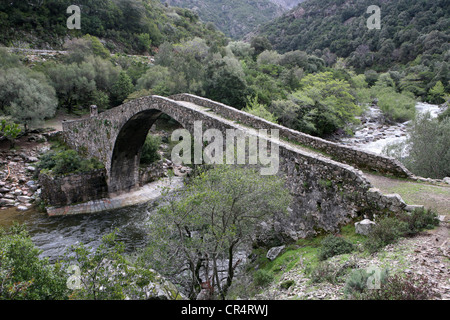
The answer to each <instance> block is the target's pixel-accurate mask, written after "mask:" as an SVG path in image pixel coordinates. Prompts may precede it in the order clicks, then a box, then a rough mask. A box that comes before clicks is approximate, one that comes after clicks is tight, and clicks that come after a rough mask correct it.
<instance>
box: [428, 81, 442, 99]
mask: <svg viewBox="0 0 450 320" xmlns="http://www.w3.org/2000/svg"><path fill="white" fill-rule="evenodd" d="M444 96H445V88H444V85H443V84H442V81H438V82H436V85H435V86H434V87H433V88H431V89H430V91H429V92H428V100H429V101H430V102H431V103H436V104H441V103H444V102H445V100H444Z"/></svg>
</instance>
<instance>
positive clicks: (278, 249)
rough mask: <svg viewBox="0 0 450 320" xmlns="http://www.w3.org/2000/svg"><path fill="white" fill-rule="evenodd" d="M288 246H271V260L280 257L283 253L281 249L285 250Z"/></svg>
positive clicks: (268, 253)
mask: <svg viewBox="0 0 450 320" xmlns="http://www.w3.org/2000/svg"><path fill="white" fill-rule="evenodd" d="M285 247H286V246H280V247H273V248H271V249H270V250H269V251H268V252H267V255H266V257H267V259H269V260H270V261H273V260H275V259H276V257H278V256H279V255H280V253H281V251H283V250H284V248H285Z"/></svg>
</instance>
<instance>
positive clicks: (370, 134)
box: [340, 102, 443, 154]
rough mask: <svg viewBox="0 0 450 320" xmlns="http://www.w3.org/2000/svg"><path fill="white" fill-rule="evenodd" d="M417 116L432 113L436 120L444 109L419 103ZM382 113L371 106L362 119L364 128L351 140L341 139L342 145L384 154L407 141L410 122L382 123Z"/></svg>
mask: <svg viewBox="0 0 450 320" xmlns="http://www.w3.org/2000/svg"><path fill="white" fill-rule="evenodd" d="M416 110H417V114H425V113H426V112H430V115H431V117H432V118H436V117H437V116H438V115H439V114H440V113H442V111H443V110H442V109H441V108H440V107H439V106H438V105H434V104H428V103H423V102H418V103H417V104H416ZM381 118H382V112H381V110H380V109H379V108H377V107H373V106H371V107H370V108H369V110H368V111H367V112H366V113H365V115H364V116H363V117H361V121H362V127H361V128H360V129H359V130H357V131H356V132H355V135H354V136H353V137H351V138H344V139H341V141H340V142H341V143H344V144H346V145H351V146H354V147H356V148H358V149H361V150H364V151H369V152H374V153H377V154H382V151H383V149H384V147H386V146H387V145H390V144H393V143H399V142H403V141H405V140H406V139H407V136H408V135H407V127H408V124H409V121H407V122H404V123H397V124H394V125H383V124H381V123H380V119H381Z"/></svg>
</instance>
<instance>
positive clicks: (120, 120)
mask: <svg viewBox="0 0 450 320" xmlns="http://www.w3.org/2000/svg"><path fill="white" fill-rule="evenodd" d="M162 114H167V115H169V116H170V117H172V118H173V119H174V120H176V121H177V122H179V123H180V124H181V125H182V126H183V127H184V128H185V129H187V130H188V131H189V132H190V133H191V134H193V130H194V121H202V123H203V129H204V130H206V129H210V128H213V129H217V130H220V131H221V132H223V133H224V135H225V131H226V130H227V129H234V130H237V131H239V132H242V133H243V134H244V135H255V134H257V129H278V130H279V136H280V139H279V140H272V139H271V138H270V137H267V140H268V141H269V143H276V144H277V145H278V147H279V155H280V174H284V175H285V176H286V181H287V186H288V188H289V189H290V191H291V193H292V195H293V196H294V203H293V204H292V206H291V209H292V210H291V211H290V215H289V218H288V220H289V221H288V223H290V224H292V225H293V229H292V230H294V231H293V232H294V233H295V235H292V237H294V238H298V237H304V236H308V235H310V234H312V233H315V232H316V231H317V230H325V231H333V230H334V229H335V228H336V227H337V226H338V225H340V224H343V223H348V222H349V221H350V220H351V219H353V218H355V217H356V216H358V215H361V214H370V213H376V212H380V211H386V210H389V211H399V210H403V209H404V207H405V206H406V205H405V203H404V202H403V201H402V199H401V198H399V196H396V195H383V194H381V193H380V192H379V191H378V190H376V189H374V188H372V185H371V184H370V182H369V181H368V180H367V179H366V178H365V177H364V174H363V173H362V171H361V170H360V169H365V170H370V171H378V172H381V173H383V174H388V175H394V176H399V177H410V176H412V175H411V173H409V172H408V170H406V169H405V168H404V167H403V166H402V165H401V164H400V163H399V162H397V161H396V160H394V159H391V158H386V157H383V156H379V155H376V154H373V153H368V152H364V151H360V150H357V149H354V148H351V147H348V146H344V145H339V144H336V143H333V142H329V141H326V140H323V139H320V138H316V137H312V136H310V135H307V134H304V133H301V132H297V131H295V130H291V129H288V128H286V127H283V126H280V125H277V124H274V123H271V122H268V121H266V120H264V119H261V118H259V117H256V116H253V115H250V114H248V113H246V112H243V111H239V110H237V109H234V108H232V107H229V106H226V105H224V104H221V103H217V102H214V101H211V100H208V99H204V98H201V97H197V96H194V95H189V94H179V95H175V96H172V97H170V98H165V97H160V96H148V97H143V98H139V99H136V100H133V101H130V102H128V103H125V104H123V105H121V106H119V107H116V108H114V109H111V110H107V111H105V112H103V113H100V114H98V115H94V116H91V118H89V119H84V120H78V121H65V122H63V137H64V139H65V141H66V143H67V144H68V145H69V146H71V147H72V148H74V149H76V150H78V151H83V152H84V153H87V154H88V155H90V156H92V157H96V158H97V159H99V160H100V161H101V162H102V163H103V164H104V165H105V168H106V172H107V184H108V192H109V194H110V195H116V194H120V193H124V192H128V191H130V190H133V189H134V188H135V187H137V185H138V181H139V177H138V175H139V161H140V154H141V148H142V145H143V143H144V141H145V138H146V136H147V134H148V131H149V129H150V128H151V126H152V125H153V124H154V122H155V121H156V120H157V119H158V117H159V116H160V115H162Z"/></svg>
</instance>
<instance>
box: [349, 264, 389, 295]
mask: <svg viewBox="0 0 450 320" xmlns="http://www.w3.org/2000/svg"><path fill="white" fill-rule="evenodd" d="M374 274H375V270H373V271H372V272H368V271H367V270H366V269H356V270H353V271H352V272H351V273H350V275H349V276H348V278H347V281H346V283H345V287H344V293H345V294H346V295H349V296H353V297H356V298H359V297H360V296H361V294H362V293H363V292H365V291H366V290H367V287H368V281H369V278H370V277H372V276H373V275H374ZM388 275H389V272H388V270H387V269H383V270H381V271H380V274H379V276H380V279H379V280H380V282H381V283H384V282H385V281H386V280H387V277H388Z"/></svg>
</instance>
